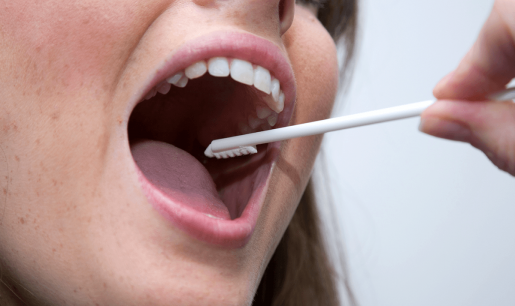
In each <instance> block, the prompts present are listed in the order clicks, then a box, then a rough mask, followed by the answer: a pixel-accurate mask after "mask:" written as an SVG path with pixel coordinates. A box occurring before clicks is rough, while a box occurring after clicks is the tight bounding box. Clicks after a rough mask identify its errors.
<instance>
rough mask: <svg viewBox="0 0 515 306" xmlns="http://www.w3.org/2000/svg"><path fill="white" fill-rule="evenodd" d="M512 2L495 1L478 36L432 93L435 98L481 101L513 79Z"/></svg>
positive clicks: (514, 28) (514, 26)
mask: <svg viewBox="0 0 515 306" xmlns="http://www.w3.org/2000/svg"><path fill="white" fill-rule="evenodd" d="M514 4H515V3H513V1H510V0H501V1H496V2H495V4H494V7H493V9H492V12H491V13H490V16H489V17H488V19H487V21H486V22H485V24H484V25H483V28H482V29H481V32H480V33H479V36H478V38H477V40H476V42H475V43H474V45H473V46H472V48H471V49H470V50H469V52H468V53H467V54H466V55H465V57H464V58H463V60H462V61H461V62H460V64H459V65H458V68H456V70H455V71H453V72H451V73H450V74H449V75H447V76H446V77H445V78H443V79H442V80H441V81H440V82H439V83H438V84H437V85H436V87H435V89H434V90H433V94H434V96H435V97H436V98H437V99H461V100H483V99H484V98H485V96H486V95H488V94H489V93H492V92H495V91H498V90H500V89H503V88H504V87H505V86H506V84H507V83H508V82H509V81H510V80H511V79H512V78H513V77H515V36H514V35H515V18H513V16H515V15H514V14H515V5H514Z"/></svg>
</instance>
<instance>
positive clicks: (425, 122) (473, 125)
mask: <svg viewBox="0 0 515 306" xmlns="http://www.w3.org/2000/svg"><path fill="white" fill-rule="evenodd" d="M513 14H515V1H513V0H498V1H496V2H495V3H494V7H493V9H492V12H491V13H490V16H489V17H488V19H487V21H486V22H485V24H484V25H483V28H482V30H481V32H480V33H479V36H478V38H477V40H476V42H475V43H474V45H473V46H472V48H471V49H470V51H469V52H468V53H467V54H466V55H465V57H464V58H463V60H462V61H461V63H460V64H459V65H458V67H457V68H456V70H454V71H453V72H451V73H450V74H449V75H447V76H446V77H445V78H443V79H442V80H441V81H440V82H439V83H438V85H437V86H436V87H435V88H434V92H433V93H434V96H435V97H436V98H437V99H439V101H438V102H437V103H435V104H434V105H432V106H431V107H429V108H428V109H427V110H426V111H425V112H424V113H423V114H422V121H421V124H420V130H421V131H422V132H425V133H428V134H430V135H433V136H437V137H441V138H445V139H451V140H457V141H463V142H468V143H470V144H471V145H473V146H474V147H476V148H478V149H480V150H481V151H483V152H484V153H485V154H486V156H487V157H488V158H489V159H490V160H491V161H492V162H493V163H494V164H495V165H496V166H497V167H498V168H499V169H501V170H503V171H506V172H508V173H509V174H511V175H513V176H515V104H514V103H512V102H511V101H510V102H503V103H499V102H492V101H486V100H487V99H486V96H487V95H488V94H490V93H493V92H496V91H498V90H501V89H504V88H505V86H506V84H508V82H509V81H510V80H511V79H513V78H514V77H515V20H514V19H513Z"/></svg>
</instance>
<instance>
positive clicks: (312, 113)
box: [263, 7, 338, 250]
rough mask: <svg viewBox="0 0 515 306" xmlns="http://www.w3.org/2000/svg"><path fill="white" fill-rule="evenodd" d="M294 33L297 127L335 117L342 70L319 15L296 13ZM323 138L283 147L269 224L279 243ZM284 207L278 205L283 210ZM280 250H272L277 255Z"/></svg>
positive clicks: (289, 40)
mask: <svg viewBox="0 0 515 306" xmlns="http://www.w3.org/2000/svg"><path fill="white" fill-rule="evenodd" d="M296 10H297V11H296V15H295V19H294V22H293V25H292V27H291V28H290V29H289V30H288V32H286V34H285V35H284V36H283V40H284V43H285V45H286V48H287V51H288V55H289V58H290V61H291V63H292V66H293V70H294V73H295V77H296V83H297V100H296V106H295V110H294V114H293V117H292V119H291V123H290V124H291V125H295V124H300V123H305V122H311V121H315V120H321V119H325V118H327V117H329V115H330V113H331V110H332V106H333V103H334V99H335V96H336V91H337V89H338V65H337V60H336V49H335V46H334V43H333V40H332V39H331V37H330V36H329V34H328V33H327V32H326V31H325V29H324V28H323V27H322V26H321V25H320V23H318V21H316V19H315V18H314V17H312V16H313V15H312V14H311V13H309V12H307V11H304V10H303V9H302V8H299V7H297V8H296ZM321 140H322V136H320V135H319V136H310V137H300V138H295V139H291V140H288V141H284V142H283V146H282V149H281V155H280V157H279V159H278V161H277V163H276V166H275V168H274V175H273V177H272V181H271V184H270V186H271V187H270V190H269V195H270V199H269V201H268V203H270V204H269V207H270V210H271V212H270V215H273V216H274V218H269V219H268V220H266V221H264V222H265V225H264V226H263V228H267V230H268V232H267V234H268V235H269V237H273V238H272V239H271V240H272V241H274V242H275V243H278V242H279V239H280V238H281V235H278V234H277V233H283V232H284V231H285V230H286V227H287V226H288V223H289V221H290V220H291V217H292V216H293V214H294V212H295V209H296V208H297V205H298V203H299V201H300V197H301V196H302V194H303V192H304V189H305V187H306V184H307V182H308V179H309V177H310V174H311V171H312V168H313V163H314V161H315V158H316V155H317V154H318V151H319V148H320V143H321ZM279 203H280V204H281V205H278V204H279ZM273 249H274V248H271V250H273Z"/></svg>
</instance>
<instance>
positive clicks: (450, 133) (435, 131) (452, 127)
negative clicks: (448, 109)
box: [418, 117, 472, 142]
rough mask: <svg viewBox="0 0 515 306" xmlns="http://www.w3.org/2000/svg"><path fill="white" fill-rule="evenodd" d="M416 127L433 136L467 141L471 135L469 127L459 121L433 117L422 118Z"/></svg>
mask: <svg viewBox="0 0 515 306" xmlns="http://www.w3.org/2000/svg"><path fill="white" fill-rule="evenodd" d="M418 129H419V131H421V132H422V133H426V134H429V135H432V136H435V137H440V138H444V139H449V140H456V141H464V142H468V141H469V139H470V136H471V135H472V132H471V131H470V129H469V128H468V127H466V126H465V125H463V124H461V123H458V122H456V121H450V120H444V119H440V118H435V117H429V118H422V119H421V120H420V125H419V126H418Z"/></svg>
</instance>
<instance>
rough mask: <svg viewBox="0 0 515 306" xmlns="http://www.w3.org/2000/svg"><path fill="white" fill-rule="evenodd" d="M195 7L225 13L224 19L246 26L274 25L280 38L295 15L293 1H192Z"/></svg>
mask: <svg viewBox="0 0 515 306" xmlns="http://www.w3.org/2000/svg"><path fill="white" fill-rule="evenodd" d="M192 1H193V3H195V4H196V5H197V6H200V7H206V8H209V7H211V8H217V9H219V10H220V11H225V13H226V17H227V18H229V19H234V21H235V22H237V23H242V24H245V25H246V26H248V25H250V24H253V25H258V24H261V25H263V23H268V24H267V27H269V26H271V24H270V23H274V24H275V25H274V26H275V27H276V28H277V29H278V31H279V34H280V35H281V36H282V35H283V34H284V33H286V31H287V30H288V29H289V28H290V26H291V25H292V23H293V17H294V15H295V0H192Z"/></svg>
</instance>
